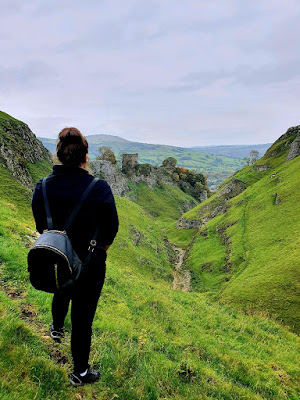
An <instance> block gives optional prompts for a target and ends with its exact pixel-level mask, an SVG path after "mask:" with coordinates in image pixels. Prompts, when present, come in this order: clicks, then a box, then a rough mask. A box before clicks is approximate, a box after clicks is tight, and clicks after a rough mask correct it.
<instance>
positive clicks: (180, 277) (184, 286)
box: [173, 247, 191, 292]
mask: <svg viewBox="0 0 300 400" xmlns="http://www.w3.org/2000/svg"><path fill="white" fill-rule="evenodd" d="M174 250H175V252H176V256H177V261H176V264H175V270H174V272H173V277H174V278H173V289H174V290H182V291H183V292H189V291H190V289H191V273H190V271H188V270H187V269H186V270H182V264H183V257H184V250H183V249H181V248H180V247H175V248H174Z"/></svg>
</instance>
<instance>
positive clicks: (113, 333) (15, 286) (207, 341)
mask: <svg viewBox="0 0 300 400" xmlns="http://www.w3.org/2000/svg"><path fill="white" fill-rule="evenodd" d="M0 178H1V182H3V181H4V180H6V182H7V186H6V187H7V188H8V187H10V193H7V192H6V190H4V191H3V190H1V193H0V201H1V205H0V226H1V236H0V239H1V242H0V262H1V274H0V279H1V287H2V289H5V291H4V292H2V293H0V315H1V318H0V325H1V329H0V367H1V383H0V397H1V399H4V400H12V399H15V398H18V397H19V396H20V394H22V399H24V400H27V399H28V400H29V399H30V400H32V399H74V398H75V397H76V398H85V399H91V400H92V399H113V398H120V399H124V400H125V399H126V400H130V399H135V400H137V399H145V400H148V399H149V400H150V399H162V398H167V399H168V400H172V399H178V400H179V399H188V400H193V399H195V400H196V399H197V400H199V399H237V398H244V399H266V398H267V399H286V398H289V399H297V398H299V395H300V387H299V379H298V378H299V372H300V371H299V368H298V367H296V365H297V357H298V354H299V338H298V337H297V336H295V335H294V334H292V333H291V332H289V331H288V330H286V329H285V328H283V327H281V326H280V325H278V324H276V323H275V322H272V321H270V320H268V319H267V318H265V317H264V316H248V315H245V314H243V313H241V312H237V311H235V310H233V309H231V308H230V307H227V306H226V307H225V306H222V305H218V304H217V303H215V302H213V301H211V300H209V297H207V296H205V295H203V294H199V293H182V292H179V291H173V290H172V289H171V282H170V278H171V268H172V267H171V266H170V264H169V263H168V257H169V254H168V250H167V249H166V248H164V246H163V244H162V234H161V229H160V227H158V226H157V225H156V223H155V221H154V220H153V219H152V218H151V217H149V216H148V215H146V213H145V212H144V210H143V209H142V208H141V207H140V206H139V205H137V204H134V203H132V202H130V201H129V200H126V199H117V206H118V210H119V214H120V222H121V225H120V232H119V235H118V237H117V239H116V241H115V243H114V245H113V246H112V248H111V249H110V251H109V256H108V263H107V279H106V284H105V286H104V289H103V294H102V296H101V300H100V303H99V307H98V310H97V315H96V319H95V324H94V337H93V347H92V353H91V362H92V364H93V365H96V366H99V365H100V363H101V365H102V372H103V376H102V379H101V382H99V383H97V384H95V385H93V386H90V387H84V388H81V389H73V388H70V386H69V385H68V380H67V373H68V371H69V368H70V367H69V366H70V364H71V361H70V350H69V339H70V338H69V333H68V332H69V331H70V320H69V317H68V319H67V321H66V328H67V337H66V340H65V343H64V344H62V345H57V344H52V342H49V341H48V340H47V337H46V336H45V332H46V331H47V328H48V324H49V323H50V321H51V316H50V311H49V310H50V304H51V295H49V294H46V293H39V292H37V291H35V290H34V289H33V288H32V287H31V286H30V285H29V284H28V279H27V274H26V253H27V249H26V245H27V246H28V244H29V242H30V240H31V231H30V230H29V229H32V228H33V221H32V218H31V216H30V199H29V193H28V191H27V190H26V189H24V188H22V187H21V186H20V185H19V184H18V183H16V182H15V181H14V180H12V179H11V178H10V177H9V175H8V173H7V171H5V170H3V168H0ZM9 181H10V185H9ZM1 188H2V186H1ZM28 228H29V229H28ZM138 232H140V233H141V236H140V235H139V233H138ZM179 236H180V234H179ZM138 238H140V239H139V241H138V240H137V239H138ZM7 294H9V295H10V297H12V298H15V300H11V299H10V298H8V297H7ZM20 316H22V318H23V320H22V319H21V318H20ZM67 360H68V362H67V363H66V364H65V363H64V362H65V361H67ZM20 377H21V378H22V379H20ZM80 396H81V397H80ZM117 396H118V397H117Z"/></svg>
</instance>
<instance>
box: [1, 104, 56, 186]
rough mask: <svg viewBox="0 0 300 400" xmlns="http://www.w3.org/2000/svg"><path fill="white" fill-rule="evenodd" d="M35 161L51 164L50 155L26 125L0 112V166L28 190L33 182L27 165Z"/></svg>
mask: <svg viewBox="0 0 300 400" xmlns="http://www.w3.org/2000/svg"><path fill="white" fill-rule="evenodd" d="M37 161H47V162H49V163H51V154H50V152H49V151H48V150H46V149H45V147H44V146H43V144H42V143H41V142H40V141H39V140H38V139H37V138H36V136H35V135H34V133H33V132H32V131H31V130H30V129H29V127H28V125H26V124H24V123H23V122H21V121H18V120H17V119H15V118H12V117H10V116H9V115H8V114H5V113H4V112H1V111H0V164H2V165H3V166H4V167H5V168H7V169H8V170H9V171H10V172H11V173H12V175H13V176H14V177H15V178H16V179H17V180H18V181H19V182H20V183H21V184H22V185H24V186H26V187H28V188H29V189H33V188H34V181H33V178H32V177H31V175H30V174H29V171H28V169H27V164H34V163H35V162H37Z"/></svg>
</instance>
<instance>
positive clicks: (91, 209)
mask: <svg viewBox="0 0 300 400" xmlns="http://www.w3.org/2000/svg"><path fill="white" fill-rule="evenodd" d="M87 154H88V142H87V140H86V138H85V137H84V136H83V135H82V134H81V133H80V131H79V130H78V129H76V128H65V129H63V130H62V131H61V132H60V134H59V136H58V144H57V157H58V159H59V161H60V162H61V163H62V165H54V166H53V172H52V174H51V175H49V177H48V179H47V195H48V199H49V204H50V210H51V215H52V219H53V226H54V229H57V230H63V227H64V225H65V223H66V221H67V219H68V218H69V216H70V214H71V212H72V211H73V209H74V208H75V206H76V205H77V203H78V201H79V199H80V198H81V195H82V194H83V192H84V191H85V189H86V188H87V187H88V186H89V184H90V183H91V181H92V180H93V179H94V177H93V176H92V175H90V174H89V172H88V171H87V170H86V164H87ZM32 211H33V215H34V218H35V222H36V227H37V230H38V232H40V233H42V232H43V231H44V230H45V229H47V218H46V212H45V205H44V199H43V193H42V181H41V180H40V181H39V182H38V183H37V185H36V188H35V191H34V194H33V199H32ZM97 228H98V229H99V234H98V237H97V247H96V250H95V251H94V253H92V254H93V255H92V258H91V260H90V262H89V264H88V265H86V266H85V268H84V272H83V274H82V276H81V277H80V280H79V282H78V284H77V285H76V286H75V288H74V289H73V292H72V295H67V294H61V293H58V292H57V293H55V294H54V296H53V302H52V316H53V322H52V325H51V326H50V336H51V337H52V338H53V339H54V340H59V341H60V340H61V339H62V338H63V336H64V320H65V317H66V315H67V312H68V308H69V303H70V301H71V303H72V307H71V321H72V334H71V350H72V357H73V362H74V372H73V373H72V374H71V375H70V382H71V383H72V385H74V386H78V385H83V384H85V383H93V382H96V381H97V380H99V379H100V372H99V371H98V370H94V369H91V368H90V366H89V364H88V360H89V353H90V346H91V335H92V323H93V319H94V315H95V312H96V307H97V303H98V299H99V296H100V293H101V290H102V286H103V283H104V278H105V261H106V251H107V249H108V248H109V246H110V245H111V243H112V242H113V240H114V238H115V236H116V234H117V231H118V216H117V211H116V206H115V201H114V198H113V195H112V192H111V189H110V187H109V185H108V184H107V183H106V182H105V181H103V180H99V181H98V182H97V183H96V185H95V186H94V187H93V189H92V191H91V192H90V194H89V196H88V197H87V199H86V201H85V203H84V204H83V206H82V208H81V209H80V211H79V213H78V215H77V216H76V219H75V220H74V222H73V223H72V225H71V226H70V229H68V236H69V238H70V240H71V243H72V245H73V248H74V250H75V252H76V253H77V254H78V256H79V258H80V259H81V260H85V259H86V257H87V254H88V248H89V243H90V240H91V238H92V235H93V233H94V232H95V231H96V229H97Z"/></svg>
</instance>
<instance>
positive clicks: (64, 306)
mask: <svg viewBox="0 0 300 400" xmlns="http://www.w3.org/2000/svg"><path fill="white" fill-rule="evenodd" d="M98 268H99V265H98ZM98 271H99V270H98ZM100 271H101V276H99V273H98V274H97V275H98V276H97V277H96V278H95V277H94V276H93V274H89V275H88V274H86V276H83V278H82V279H81V280H80V282H79V283H78V284H77V286H76V288H75V289H74V291H73V293H72V295H71V296H70V295H66V294H60V293H55V294H54V296H53V301H52V317H53V325H54V329H59V328H62V327H63V326H64V321H65V318H66V315H67V313H68V308H69V304H70V301H72V308H71V322H72V334H71V351H72V357H73V362H74V371H75V372H84V371H85V370H86V369H87V368H88V361H89V354H90V348H91V337H92V323H93V319H94V316H95V312H96V308H97V303H98V300H99V297H100V294H101V290H102V287H103V283H104V278H105V265H104V266H103V265H102V266H101V269H100Z"/></svg>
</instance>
